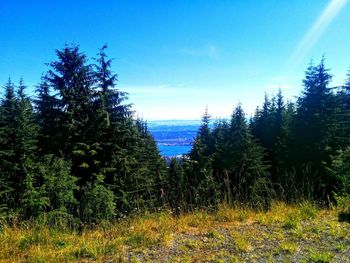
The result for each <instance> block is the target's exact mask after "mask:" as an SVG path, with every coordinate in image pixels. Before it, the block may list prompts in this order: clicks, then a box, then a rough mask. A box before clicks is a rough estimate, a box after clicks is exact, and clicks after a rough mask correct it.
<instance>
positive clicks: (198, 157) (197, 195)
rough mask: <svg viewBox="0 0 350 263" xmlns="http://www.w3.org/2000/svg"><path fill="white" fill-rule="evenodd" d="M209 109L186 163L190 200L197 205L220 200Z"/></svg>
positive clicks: (213, 203) (205, 204) (214, 203)
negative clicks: (215, 173) (214, 170)
mask: <svg viewBox="0 0 350 263" xmlns="http://www.w3.org/2000/svg"><path fill="white" fill-rule="evenodd" d="M209 123H210V115H209V114H208V110H207V109H206V110H205V113H204V115H203V117H202V124H201V126H200V128H199V131H198V134H197V137H196V138H195V140H194V142H193V145H192V149H191V151H190V153H189V158H190V160H189V161H187V162H186V163H185V165H186V170H187V171H186V174H187V178H188V179H187V180H188V183H189V185H190V187H191V191H190V192H189V195H190V196H189V200H190V202H191V203H195V204H196V205H204V206H207V205H216V204H217V203H218V202H219V201H220V196H219V184H218V182H217V181H216V180H215V179H214V175H213V168H212V158H213V156H212V154H213V153H212V151H211V148H212V138H211V131H210V128H209Z"/></svg>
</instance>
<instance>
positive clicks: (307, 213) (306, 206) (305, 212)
mask: <svg viewBox="0 0 350 263" xmlns="http://www.w3.org/2000/svg"><path fill="white" fill-rule="evenodd" d="M316 216H317V208H316V207H315V205H314V204H312V203H311V202H303V203H302V204H301V205H300V217H301V219H304V220H307V219H314V218H315V217H316Z"/></svg>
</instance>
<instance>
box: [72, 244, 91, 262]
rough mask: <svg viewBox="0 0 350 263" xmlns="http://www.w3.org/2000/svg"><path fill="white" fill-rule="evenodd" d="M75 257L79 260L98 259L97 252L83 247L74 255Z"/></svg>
mask: <svg viewBox="0 0 350 263" xmlns="http://www.w3.org/2000/svg"><path fill="white" fill-rule="evenodd" d="M73 255H74V257H75V258H77V259H79V258H90V259H96V257H97V255H96V251H94V249H93V248H91V247H88V246H85V245H83V246H82V247H80V248H78V249H77V250H75V251H74V253H73Z"/></svg>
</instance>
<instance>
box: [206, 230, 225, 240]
mask: <svg viewBox="0 0 350 263" xmlns="http://www.w3.org/2000/svg"><path fill="white" fill-rule="evenodd" d="M205 236H206V237H207V238H214V239H218V240H224V239H225V237H224V236H223V235H222V234H220V233H219V232H218V231H217V230H215V229H212V230H210V231H208V232H207V233H206V234H205Z"/></svg>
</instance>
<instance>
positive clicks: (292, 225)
mask: <svg viewBox="0 0 350 263" xmlns="http://www.w3.org/2000/svg"><path fill="white" fill-rule="evenodd" d="M299 224H300V219H299V218H298V217H297V216H296V215H288V216H287V218H286V220H285V222H284V224H283V228H284V229H287V230H295V229H298V228H299Z"/></svg>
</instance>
